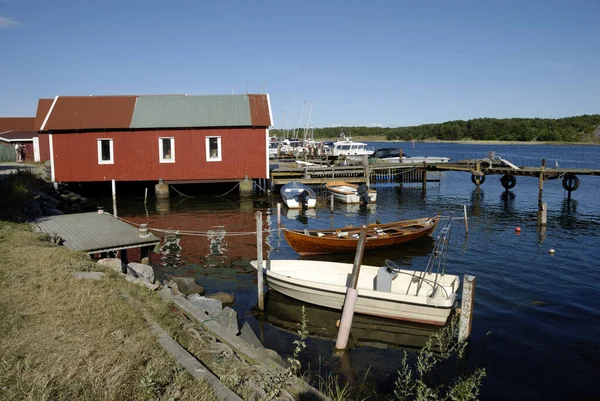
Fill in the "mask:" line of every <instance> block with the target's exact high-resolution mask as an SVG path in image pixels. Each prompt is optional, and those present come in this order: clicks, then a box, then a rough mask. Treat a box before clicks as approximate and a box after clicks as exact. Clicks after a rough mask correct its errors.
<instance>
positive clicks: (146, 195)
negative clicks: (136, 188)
mask: <svg viewBox="0 0 600 401" xmlns="http://www.w3.org/2000/svg"><path fill="white" fill-rule="evenodd" d="M147 201H148V188H146V190H145V191H144V206H145V205H146V202H147Z"/></svg>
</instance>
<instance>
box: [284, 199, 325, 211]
mask: <svg viewBox="0 0 600 401" xmlns="http://www.w3.org/2000/svg"><path fill="white" fill-rule="evenodd" d="M283 201H284V202H285V204H286V205H287V207H289V208H290V209H302V204H301V203H300V202H298V201H297V200H295V199H284V200H283ZM315 206H317V200H316V199H309V200H308V203H307V205H306V207H307V208H314V207H315Z"/></svg>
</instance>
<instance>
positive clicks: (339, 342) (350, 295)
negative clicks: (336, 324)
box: [335, 225, 367, 350]
mask: <svg viewBox="0 0 600 401" xmlns="http://www.w3.org/2000/svg"><path fill="white" fill-rule="evenodd" d="M366 241H367V226H365V225H363V226H362V227H361V230H360V236H359V238H358V246H357V247H356V255H355V256H354V265H353V266H352V276H351V277H350V283H349V284H348V288H347V289H346V298H345V300H344V308H343V310H342V318H341V320H340V328H339V330H338V335H337V339H336V342H335V348H336V349H338V350H341V349H346V348H347V346H348V338H349V337H350V330H351V329H352V319H353V317H354V307H355V305H356V298H358V290H357V289H356V286H357V284H358V276H359V275H360V265H361V264H362V259H363V255H364V250H365V242H366Z"/></svg>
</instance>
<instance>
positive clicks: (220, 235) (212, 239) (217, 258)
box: [204, 226, 228, 267]
mask: <svg viewBox="0 0 600 401" xmlns="http://www.w3.org/2000/svg"><path fill="white" fill-rule="evenodd" d="M206 235H207V238H208V244H209V245H208V248H209V250H210V253H208V254H206V255H205V256H204V262H205V263H206V265H207V267H214V266H219V265H224V264H225V262H226V260H227V255H226V254H227V251H228V248H227V241H226V237H225V236H226V235H227V231H225V226H213V227H212V228H211V229H210V230H208V231H207V232H206Z"/></svg>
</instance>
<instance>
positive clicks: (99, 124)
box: [43, 96, 137, 131]
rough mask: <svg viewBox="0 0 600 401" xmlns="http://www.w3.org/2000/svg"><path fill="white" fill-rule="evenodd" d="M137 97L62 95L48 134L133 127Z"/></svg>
mask: <svg viewBox="0 0 600 401" xmlns="http://www.w3.org/2000/svg"><path fill="white" fill-rule="evenodd" d="M136 99H137V97H136V96H59V97H58V99H57V100H56V103H55V104H54V107H53V108H52V111H51V112H50V117H49V118H48V121H47V122H46V125H44V127H43V128H44V131H50V130H79V129H111V128H112V129H119V128H121V129H123V128H129V125H130V124H131V116H132V114H133V108H134V107H135V101H136Z"/></svg>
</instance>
